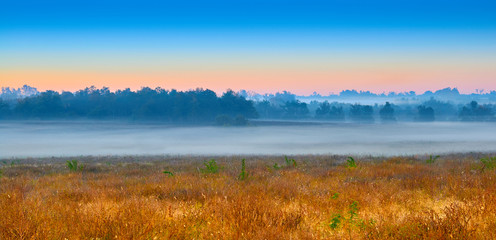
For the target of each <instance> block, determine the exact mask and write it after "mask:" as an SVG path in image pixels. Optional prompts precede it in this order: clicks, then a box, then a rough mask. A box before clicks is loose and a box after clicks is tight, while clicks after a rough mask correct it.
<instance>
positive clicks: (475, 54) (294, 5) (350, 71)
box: [0, 0, 496, 94]
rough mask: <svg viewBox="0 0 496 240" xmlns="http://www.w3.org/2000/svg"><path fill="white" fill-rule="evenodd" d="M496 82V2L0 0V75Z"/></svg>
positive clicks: (49, 84)
mask: <svg viewBox="0 0 496 240" xmlns="http://www.w3.org/2000/svg"><path fill="white" fill-rule="evenodd" d="M23 84H28V85H31V86H34V87H38V88H39V89H41V90H46V89H53V90H59V91H60V90H71V91H74V90H77V89H81V88H84V87H87V86H90V85H95V86H97V87H102V86H108V87H110V88H111V89H122V88H126V87H130V88H132V89H138V88H140V87H142V86H150V87H157V86H160V87H163V88H166V89H171V88H175V89H180V90H187V89H190V88H196V87H203V88H210V89H213V90H215V91H219V92H221V91H224V90H225V89H227V88H232V89H234V90H239V89H247V90H254V91H257V92H274V91H278V90H289V91H291V92H294V93H298V94H309V93H312V92H313V91H316V92H318V93H321V94H328V93H330V92H339V91H341V90H343V89H358V90H371V91H374V92H389V91H410V90H414V91H419V92H422V91H425V90H435V89H439V88H444V87H458V88H459V89H460V90H461V91H462V92H473V91H474V90H475V89H485V90H495V89H496V1H476V0H471V1H468V0H466V1H457V0H446V1H434V0H431V1H423V0H416V1H406V0H394V1H382V0H379V1H377V0H376V1H359V0H327V1H308V0H307V1H290V0H286V1H268V0H266V1H258V0H249V1H244V0H236V1H233V0H230V1H184V0H183V1H174V2H170V1H113V0H111V1H104V0H100V1H93V0H86V1H77V0H76V1H67V0H65V1H50V0H44V1H23V0H3V1H1V3H0V86H10V87H19V86H22V85H23Z"/></svg>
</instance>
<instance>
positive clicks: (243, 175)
mask: <svg viewBox="0 0 496 240" xmlns="http://www.w3.org/2000/svg"><path fill="white" fill-rule="evenodd" d="M247 177H248V173H247V172H246V160H245V159H244V158H243V159H241V173H240V174H239V176H238V179H239V180H245V179H246V178H247Z"/></svg>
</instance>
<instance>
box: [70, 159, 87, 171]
mask: <svg viewBox="0 0 496 240" xmlns="http://www.w3.org/2000/svg"><path fill="white" fill-rule="evenodd" d="M67 168H69V171H71V172H77V171H83V168H84V166H83V165H79V166H78V161H77V160H72V161H69V160H67Z"/></svg>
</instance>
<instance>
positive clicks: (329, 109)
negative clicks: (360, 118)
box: [315, 101, 344, 121]
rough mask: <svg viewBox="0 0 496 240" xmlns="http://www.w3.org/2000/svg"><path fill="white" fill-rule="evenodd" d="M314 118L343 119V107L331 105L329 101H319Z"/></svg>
mask: <svg viewBox="0 0 496 240" xmlns="http://www.w3.org/2000/svg"><path fill="white" fill-rule="evenodd" d="M315 118H318V119H326V120H332V121H344V111H343V107H336V106H331V104H329V102H327V101H325V102H323V103H321V104H320V105H319V108H317V110H316V111H315Z"/></svg>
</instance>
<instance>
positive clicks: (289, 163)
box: [284, 156, 298, 167]
mask: <svg viewBox="0 0 496 240" xmlns="http://www.w3.org/2000/svg"><path fill="white" fill-rule="evenodd" d="M284 161H285V162H286V167H296V166H297V165H298V164H296V160H294V159H293V158H288V156H284Z"/></svg>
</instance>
